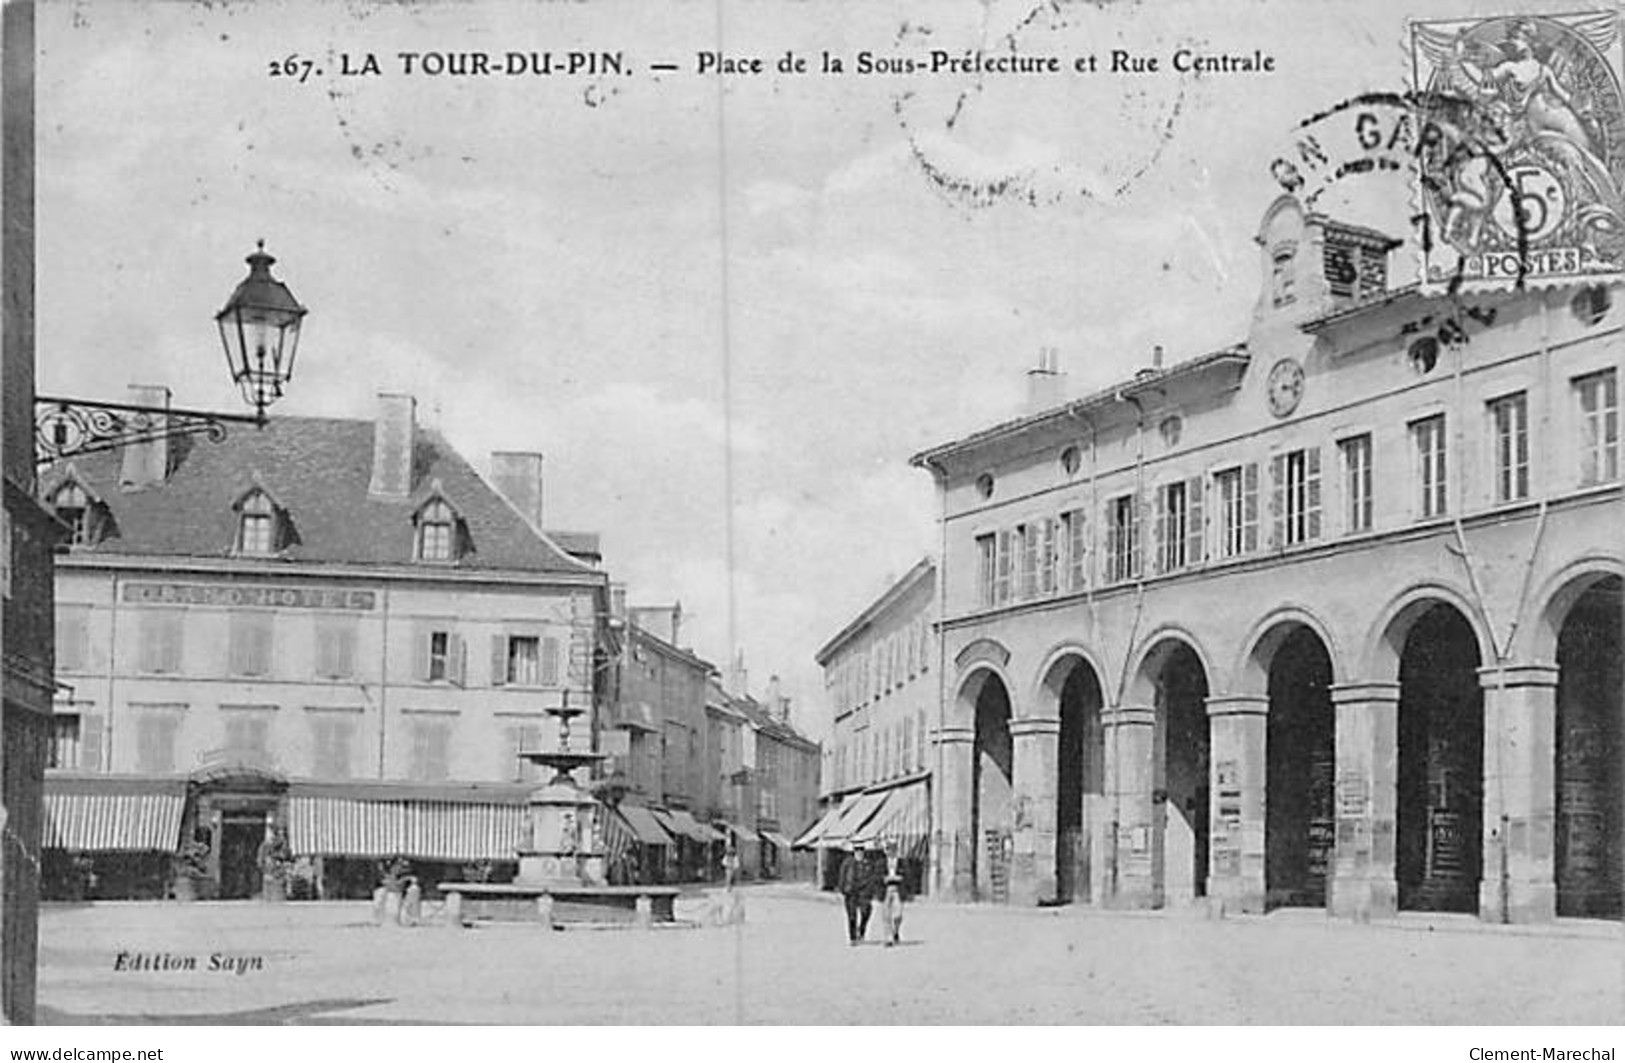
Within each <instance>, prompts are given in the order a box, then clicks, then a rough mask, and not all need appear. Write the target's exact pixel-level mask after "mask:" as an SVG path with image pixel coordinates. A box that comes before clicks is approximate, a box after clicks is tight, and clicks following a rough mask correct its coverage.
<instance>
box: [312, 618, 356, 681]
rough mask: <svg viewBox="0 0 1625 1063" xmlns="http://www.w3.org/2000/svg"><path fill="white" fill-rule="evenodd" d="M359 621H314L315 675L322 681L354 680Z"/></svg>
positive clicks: (337, 619)
mask: <svg viewBox="0 0 1625 1063" xmlns="http://www.w3.org/2000/svg"><path fill="white" fill-rule="evenodd" d="M359 623H360V622H359V621H358V620H356V618H355V617H351V616H324V617H318V618H317V621H316V674H317V676H318V677H320V678H323V679H353V678H355V644H356V631H357V627H358V625H359Z"/></svg>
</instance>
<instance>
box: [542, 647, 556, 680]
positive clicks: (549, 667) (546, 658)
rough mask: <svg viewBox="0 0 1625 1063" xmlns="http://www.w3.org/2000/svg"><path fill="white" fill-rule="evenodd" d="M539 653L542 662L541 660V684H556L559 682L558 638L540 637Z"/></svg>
mask: <svg viewBox="0 0 1625 1063" xmlns="http://www.w3.org/2000/svg"><path fill="white" fill-rule="evenodd" d="M541 653H542V662H541V673H542V685H543V686H548V687H551V686H558V683H559V640H558V639H556V638H544V639H542V645H541Z"/></svg>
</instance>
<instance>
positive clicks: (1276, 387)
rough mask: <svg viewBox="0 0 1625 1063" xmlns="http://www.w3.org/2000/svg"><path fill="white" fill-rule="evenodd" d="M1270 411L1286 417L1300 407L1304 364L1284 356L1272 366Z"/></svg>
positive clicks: (1269, 388)
mask: <svg viewBox="0 0 1625 1063" xmlns="http://www.w3.org/2000/svg"><path fill="white" fill-rule="evenodd" d="M1268 390H1269V402H1270V412H1271V413H1273V414H1274V415H1275V416H1277V417H1285V416H1287V415H1288V414H1290V413H1291V412H1292V411H1293V410H1295V409H1297V408H1298V400H1299V399H1301V398H1303V366H1301V365H1299V364H1298V363H1297V362H1295V361H1293V360H1292V359H1291V358H1282V359H1281V360H1280V361H1279V362H1276V363H1275V364H1274V365H1273V366H1271V367H1270V376H1269V381H1268Z"/></svg>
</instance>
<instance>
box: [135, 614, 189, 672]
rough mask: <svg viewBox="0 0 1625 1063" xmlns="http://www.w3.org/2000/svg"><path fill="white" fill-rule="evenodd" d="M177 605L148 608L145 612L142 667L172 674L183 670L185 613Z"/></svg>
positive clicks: (149, 670)
mask: <svg viewBox="0 0 1625 1063" xmlns="http://www.w3.org/2000/svg"><path fill="white" fill-rule="evenodd" d="M184 615H185V614H184V613H182V612H181V611H180V610H177V609H147V610H143V611H142V614H141V653H140V665H141V671H143V672H152V673H155V674H160V675H172V674H174V673H175V672H178V671H180V660H181V617H182V616H184Z"/></svg>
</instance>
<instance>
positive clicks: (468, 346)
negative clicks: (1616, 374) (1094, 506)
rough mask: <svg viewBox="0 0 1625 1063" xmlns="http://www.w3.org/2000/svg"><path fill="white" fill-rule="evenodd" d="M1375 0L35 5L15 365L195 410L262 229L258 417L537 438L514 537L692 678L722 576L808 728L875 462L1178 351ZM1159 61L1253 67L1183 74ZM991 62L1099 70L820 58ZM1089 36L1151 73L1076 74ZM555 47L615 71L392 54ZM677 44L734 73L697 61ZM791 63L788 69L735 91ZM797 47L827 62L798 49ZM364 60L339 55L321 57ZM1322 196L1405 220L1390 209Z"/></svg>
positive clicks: (711, 628)
mask: <svg viewBox="0 0 1625 1063" xmlns="http://www.w3.org/2000/svg"><path fill="white" fill-rule="evenodd" d="M1520 6H1521V7H1527V6H1528V5H1527V4H1524V3H1520ZM1537 6H1538V5H1537ZM1559 6H1560V7H1561V6H1562V5H1559ZM1429 8H1430V10H1429V15H1430V17H1442V15H1443V14H1444V13H1446V12H1453V13H1458V14H1491V13H1494V12H1493V11H1490V10H1486V9H1483V8H1480V7H1478V6H1477V5H1470V4H1464V3H1457V4H1454V5H1451V4H1439V5H1429ZM1405 14H1406V11H1405V9H1403V8H1400V7H1398V6H1396V5H1394V4H1390V3H1371V2H1361V3H1324V2H1313V3H1311V2H1309V0H1303V2H1272V3H1259V2H1249V3H1234V2H1230V3H1217V2H1214V3H1204V4H1190V3H1159V4H1129V3H1118V4H1099V5H1096V4H1085V3H1059V2H1057V3H1055V4H1053V5H1049V6H1040V7H1038V8H1036V9H1035V8H1034V6H1033V0H1023V2H1020V3H1003V2H987V3H977V2H971V0H937V2H933V3H930V4H917V5H912V6H911V5H906V4H900V3H876V2H872V0H863V2H857V0H853V2H848V3H838V2H830V3H812V2H807V0H725V2H717V0H711V2H701V0H693V2H675V3H659V2H655V3H641V2H640V3H633V2H632V0H584V2H569V0H554V2H541V0H536V2H531V3H522V4H507V5H503V4H495V3H419V4H363V3H348V4H337V3H331V4H318V3H283V4H277V3H257V4H248V3H230V2H225V0H216V2H214V3H205V4H178V3H177V4H167V3H165V4H160V3H145V4H129V3H124V2H119V3H111V2H108V3H92V2H85V3H69V2H61V3H50V2H47V3H45V4H44V5H43V6H42V8H41V10H40V13H39V28H38V33H39V48H40V56H39V66H38V77H39V82H38V86H39V87H38V144H39V170H40V173H39V192H38V214H37V224H38V233H39V262H38V300H39V301H38V310H39V350H40V380H39V385H40V390H41V391H43V392H47V393H53V392H55V393H67V394H75V395H86V396H97V397H102V398H107V399H118V398H121V397H122V391H123V388H124V385H125V384H127V383H129V382H136V381H140V382H163V383H167V384H169V385H170V386H171V387H172V389H173V390H174V393H175V399H174V401H175V402H176V404H177V405H186V406H197V407H213V408H233V403H235V402H236V401H237V400H236V397H235V393H234V391H233V390H232V389H231V387H230V384H229V382H228V380H227V379H226V375H225V372H224V368H223V365H222V359H221V354H220V350H219V345H218V340H217V337H216V334H215V331H214V325H213V322H212V320H211V318H212V316H213V315H214V313H215V312H216V311H217V310H218V309H219V307H220V306H221V305H222V303H223V302H224V300H225V298H226V297H227V295H228V294H229V293H230V291H231V289H232V287H233V286H234V285H235V284H236V282H237V280H238V279H239V277H240V276H241V274H242V272H243V266H242V258H243V256H244V255H245V254H246V253H247V252H248V251H249V250H251V249H252V247H253V243H254V240H255V239H257V238H260V237H263V238H265V240H266V242H267V248H268V250H270V251H271V252H272V253H273V254H274V255H276V256H277V258H278V260H279V264H278V267H277V269H278V272H279V274H280V275H281V276H282V277H283V278H284V279H285V280H286V281H287V282H288V283H289V285H290V287H292V289H293V290H294V292H295V293H296V294H297V295H298V296H299V298H300V299H301V300H302V301H303V302H304V303H305V304H306V305H308V306H309V307H310V308H311V314H310V318H309V320H308V322H307V326H306V334H305V338H304V342H303V344H302V346H301V349H300V364H299V367H298V373H297V376H296V378H295V380H294V383H293V388H292V391H291V392H290V394H289V396H288V398H287V399H286V400H285V401H284V402H283V403H282V404H281V405H280V406H279V407H278V408H277V410H278V412H285V413H298V414H312V415H335V416H357V417H367V416H370V415H371V411H372V407H373V395H374V394H375V393H376V392H377V391H379V390H406V391H409V392H411V393H413V394H414V395H416V396H417V398H418V400H419V409H420V412H421V415H422V416H423V417H424V419H426V420H427V421H429V422H430V423H434V424H437V425H438V426H439V427H440V429H441V430H442V431H443V432H445V434H446V435H447V436H448V437H449V438H450V439H451V441H452V442H453V443H454V444H455V445H456V446H458V447H459V448H460V449H461V450H463V451H464V452H465V453H466V454H469V455H470V456H471V457H473V458H475V460H476V463H477V464H479V465H481V467H482V468H483V467H484V463H485V458H484V456H485V455H486V454H487V453H488V452H490V451H492V450H539V451H541V452H543V453H544V454H545V455H546V461H547V497H546V503H545V505H546V510H547V522H548V524H549V525H550V526H554V527H563V528H574V529H589V530H596V531H599V532H601V533H602V535H603V543H604V548H605V552H606V562H607V567H608V568H609V569H610V570H611V572H612V575H613V578H615V579H616V580H619V581H623V582H625V583H626V584H627V585H628V587H629V593H630V596H631V599H632V601H633V602H634V603H635V604H636V603H646V604H652V603H658V602H666V601H671V600H673V599H680V600H681V602H682V603H683V607H684V610H685V612H686V613H687V615H688V617H689V620H688V623H687V631H686V636H687V638H686V641H690V642H691V644H692V645H693V647H694V648H695V650H696V651H697V652H699V653H700V654H702V655H704V656H707V657H709V658H710V659H712V660H715V661H717V662H719V663H721V662H724V661H726V660H727V658H728V655H729V646H730V633H729V627H730V623H729V614H730V606H729V586H730V580H729V575H730V567H731V572H732V587H733V595H734V601H735V603H736V604H735V608H734V613H735V615H734V620H733V629H734V633H733V635H732V641H733V642H734V643H736V644H737V645H739V646H742V647H743V649H744V651H745V654H746V658H747V663H748V664H749V666H750V669H751V673H752V678H753V682H754V683H755V684H756V685H757V686H758V689H759V685H760V683H761V682H762V681H765V679H766V677H767V675H768V674H769V673H774V672H777V673H779V674H781V675H782V676H783V677H784V679H785V682H786V685H787V690H788V691H789V692H791V693H792V694H794V695H796V696H797V698H798V700H799V702H800V706H801V707H800V709H799V711H798V722H800V723H801V724H802V725H803V726H805V727H806V728H807V729H809V730H810V731H812V732H814V733H819V732H821V731H822V729H823V724H822V723H821V722H820V720H819V712H818V709H819V707H820V706H821V704H822V697H823V695H822V684H821V681H820V677H819V673H818V671H817V669H816V666H815V665H814V663H813V661H812V654H813V652H814V650H815V649H816V648H817V647H818V646H819V645H820V644H821V643H823V642H824V641H825V640H826V639H827V638H828V637H829V636H831V635H832V634H834V633H835V632H836V631H837V630H839V628H840V627H841V626H842V625H843V624H844V623H845V622H846V621H847V620H848V619H850V618H851V617H852V616H853V615H855V614H856V613H857V612H858V611H859V610H860V609H861V608H862V607H863V606H864V605H865V603H867V602H868V601H870V600H871V599H872V598H873V597H874V596H875V595H876V594H878V593H879V592H880V591H881V590H883V589H884V587H885V586H886V585H887V584H888V582H889V580H890V579H892V578H894V577H895V576H897V575H900V574H901V573H903V572H904V571H906V570H907V569H908V568H909V567H910V565H912V564H913V562H915V561H916V560H918V559H919V558H920V557H921V556H922V555H924V554H925V553H927V552H929V551H930V550H932V549H933V547H934V544H935V542H936V530H935V526H934V523H933V522H934V514H935V511H936V505H935V500H934V496H933V489H932V485H931V483H930V481H929V478H928V477H927V476H926V475H925V474H924V473H922V472H919V471H917V470H914V469H911V468H910V467H909V466H908V464H907V459H908V457H909V455H911V454H913V453H915V452H916V451H918V450H920V449H922V448H925V447H927V446H930V445H932V444H936V443H940V442H944V441H947V440H949V439H952V438H955V437H957V436H959V435H963V434H965V433H966V432H969V431H973V430H975V429H977V428H979V427H984V426H986V425H988V424H990V423H992V422H994V421H997V420H1001V419H1004V418H1006V417H1009V416H1011V415H1013V414H1015V413H1017V412H1019V410H1020V407H1021V403H1022V400H1023V393H1024V387H1025V379H1024V372H1025V370H1026V369H1027V368H1028V367H1029V366H1030V365H1032V364H1033V363H1034V362H1035V360H1036V358H1037V352H1038V351H1039V349H1040V348H1041V347H1045V346H1053V347H1056V348H1058V349H1059V351H1060V357H1061V363H1062V368H1063V369H1064V370H1065V371H1066V372H1067V373H1068V381H1069V385H1070V387H1072V388H1073V389H1076V390H1084V389H1089V388H1094V387H1099V386H1102V385H1104V384H1107V383H1109V382H1111V381H1112V380H1114V379H1116V378H1119V377H1122V376H1124V375H1127V374H1129V373H1132V372H1133V370H1134V369H1136V368H1138V367H1139V366H1140V365H1142V364H1143V363H1145V362H1146V361H1147V359H1148V352H1149V350H1150V348H1151V347H1152V345H1153V344H1157V343H1160V344H1162V345H1163V346H1164V347H1165V348H1167V350H1168V352H1169V357H1170V358H1171V359H1179V358H1185V357H1191V356H1194V355H1197V354H1201V353H1204V352H1206V351H1209V350H1213V349H1215V348H1217V347H1221V346H1224V345H1227V344H1230V343H1233V342H1235V341H1237V340H1240V339H1241V338H1243V336H1244V334H1245V328H1246V322H1247V320H1248V316H1249V314H1250V312H1251V305H1252V301H1253V299H1254V297H1255V295H1256V290H1257V275H1258V267H1257V261H1256V249H1255V247H1254V245H1253V244H1252V242H1251V236H1252V233H1253V231H1254V227H1255V226H1256V224H1257V221H1258V219H1259V217H1260V215H1261V214H1262V212H1263V210H1264V209H1265V207H1266V206H1267V205H1268V204H1269V202H1270V201H1271V199H1272V198H1273V197H1274V195H1275V194H1276V191H1277V190H1276V188H1275V187H1274V185H1273V184H1272V182H1271V181H1270V178H1269V172H1268V163H1269V161H1270V159H1271V158H1272V157H1273V156H1274V155H1275V154H1276V153H1277V152H1279V151H1280V150H1282V148H1283V147H1284V146H1285V145H1286V144H1288V143H1290V137H1291V134H1292V130H1293V127H1294V126H1295V124H1296V123H1297V122H1298V121H1299V120H1300V119H1302V118H1304V117H1305V116H1306V115H1308V114H1310V113H1311V112H1312V111H1315V110H1319V109H1321V108H1324V107H1326V106H1330V105H1331V104H1333V103H1336V102H1337V101H1339V100H1342V99H1345V98H1347V97H1349V96H1352V95H1354V94H1356V93H1359V92H1362V91H1368V90H1393V89H1398V88H1401V87H1403V85H1404V81H1405V76H1406V54H1405V50H1404V46H1403V45H1404V17H1405ZM1179 47H1190V48H1193V49H1196V50H1198V51H1201V52H1204V53H1210V54H1211V53H1240V54H1248V55H1250V54H1252V53H1253V52H1254V50H1255V49H1258V50H1261V51H1262V52H1263V53H1265V54H1268V55H1272V56H1273V57H1274V60H1275V66H1276V70H1275V72H1274V73H1273V74H1263V75H1248V74H1231V75H1204V76H1192V75H1189V74H1179V73H1175V72H1173V71H1172V70H1169V69H1168V66H1169V62H1170V56H1171V55H1172V53H1173V51H1174V50H1175V49H1176V48H1179ZM1012 48H1014V50H1015V52H1016V54H1019V55H1023V56H1055V57H1057V58H1059V59H1060V60H1061V62H1062V63H1063V65H1065V66H1067V67H1070V66H1071V64H1072V61H1073V60H1074V59H1075V58H1076V57H1079V56H1086V55H1089V54H1096V55H1098V56H1099V57H1100V58H1099V60H1098V63H1099V67H1100V71H1099V72H1096V73H1092V74H1090V73H1082V74H1073V73H1068V74H1063V75H1060V76H1048V77H1042V76H1023V75H1017V74H997V73H992V74H984V75H981V76H976V75H969V74H948V73H942V74H938V75H930V74H924V75H921V74H914V75H908V74H882V73H872V74H868V75H862V74H858V73H856V72H855V61H854V60H855V57H856V55H857V53H858V52H860V51H869V52H871V53H873V54H874V55H875V56H877V57H888V58H893V57H896V58H901V57H914V58H916V59H922V58H924V57H926V56H928V55H929V53H930V51H931V50H933V49H941V50H943V51H946V52H948V53H950V54H952V55H955V56H958V55H961V54H963V53H964V52H966V51H967V50H975V49H982V50H985V51H987V52H990V53H997V54H1009V52H1010V51H1011V49H1012ZM1113 49H1125V50H1128V51H1130V52H1132V53H1134V54H1135V55H1137V56H1155V57H1158V60H1159V63H1160V66H1161V69H1160V70H1158V71H1155V72H1147V73H1142V74H1138V75H1130V74H1111V73H1109V72H1106V69H1105V68H1106V66H1107V63H1108V61H1109V54H1110V52H1111V51H1112V50H1113ZM570 50H584V51H592V52H597V51H611V52H620V53H622V55H623V57H624V58H623V61H624V63H625V64H626V67H627V72H626V73H624V74H621V75H612V74H611V75H602V76H576V77H570V76H557V75H555V76H550V77H538V76H515V77H507V76H498V77H482V78H476V77H456V76H451V75H441V76H428V75H425V74H423V73H421V72H414V73H413V74H406V73H405V72H403V70H402V60H401V59H400V53H402V52H412V53H429V52H437V53H468V52H475V51H483V52H487V53H493V54H495V55H498V56H501V55H503V54H505V53H507V52H509V51H515V52H522V53H529V52H533V51H534V52H549V53H552V54H553V55H554V56H556V57H562V55H563V54H564V53H566V52H567V51H570ZM707 50H721V51H723V52H725V53H727V54H729V55H730V56H737V57H752V56H754V57H760V58H762V59H763V60H764V61H765V63H766V65H767V67H768V68H769V73H766V74H764V75H761V76H750V75H735V76H728V77H722V78H719V77H715V76H709V75H701V74H698V73H697V72H696V71H695V69H694V68H695V62H696V55H697V53H699V52H702V51H707ZM788 50H794V51H796V52H798V53H799V54H801V55H804V56H805V57H806V58H807V61H808V66H809V72H808V73H805V74H783V75H781V74H777V73H774V72H772V68H773V66H774V65H775V64H776V62H777V61H778V59H779V58H781V57H782V56H783V55H784V54H785V53H786V51H788ZM826 50H827V51H829V52H830V53H832V54H834V55H837V56H840V57H842V58H843V59H844V60H845V61H846V64H847V70H846V72H845V73H844V74H842V75H823V74H820V73H817V72H816V71H817V70H818V69H819V67H820V65H821V53H822V52H824V51H826ZM369 53H371V54H373V55H375V56H376V57H377V59H378V62H379V65H380V68H381V69H382V73H381V74H380V75H379V76H344V75H342V74H341V73H340V72H339V71H340V66H341V63H342V62H343V58H342V57H343V56H348V57H349V64H350V66H351V67H352V68H355V69H359V68H361V67H362V66H364V64H365V57H366V56H367V55H368V54H369ZM289 56H294V57H296V58H298V59H309V60H312V61H313V64H312V67H311V72H310V73H309V74H308V76H306V77H305V78H304V79H303V80H301V79H300V78H299V77H298V76H297V75H296V76H294V77H287V76H272V73H271V70H272V64H273V62H280V61H282V60H284V59H285V58H287V57H289ZM661 62H673V63H676V64H677V65H678V66H679V69H678V70H677V71H675V72H653V71H651V70H650V69H649V67H650V65H651V64H653V63H661ZM299 69H301V70H302V69H303V68H302V67H300V68H299ZM1390 191H1391V189H1390ZM1339 194H1340V193H1339ZM1351 195H1352V193H1351ZM1362 196H1364V198H1362ZM1322 206H1326V207H1331V208H1333V209H1336V208H1337V206H1338V204H1337V203H1336V202H1335V201H1332V200H1328V201H1327V202H1325V203H1323V204H1322ZM1349 209H1350V210H1355V211H1368V212H1373V211H1374V212H1375V214H1374V215H1373V216H1367V217H1365V218H1362V219H1360V220H1366V221H1372V222H1378V223H1381V222H1384V221H1393V220H1394V219H1396V218H1397V219H1399V223H1400V224H1403V218H1404V217H1405V214H1406V206H1405V204H1404V203H1403V202H1396V201H1394V197H1392V196H1391V195H1390V196H1389V197H1388V198H1387V199H1383V198H1382V197H1381V196H1377V197H1375V198H1372V197H1370V196H1369V195H1367V194H1365V193H1362V194H1361V195H1355V196H1354V198H1353V199H1352V200H1351V202H1350V208H1349ZM730 469H731V477H730V475H729V472H728V471H729V470H730ZM730 480H731V487H732V490H731V499H730V492H729V483H730ZM730 507H731V512H732V515H733V535H732V544H733V548H732V551H731V554H732V556H731V559H730V551H729V549H728V543H729V532H728V515H729V512H730Z"/></svg>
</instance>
